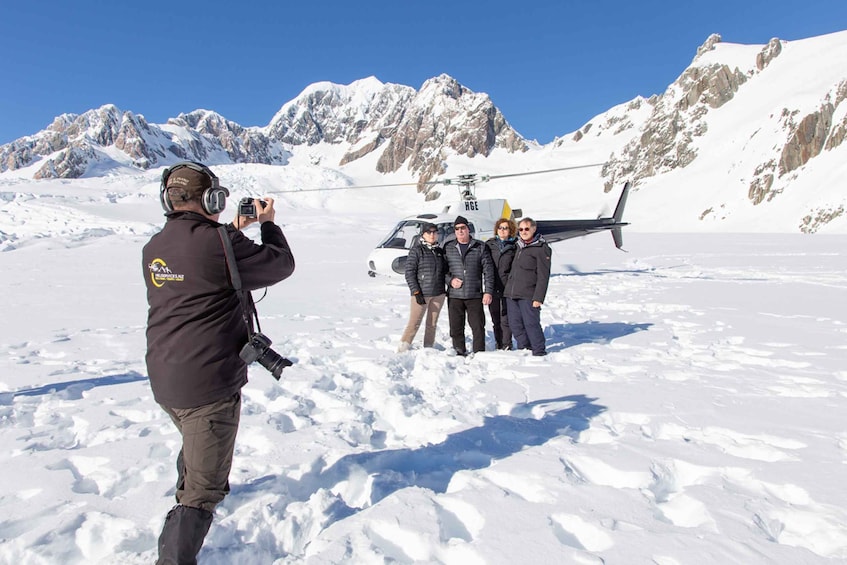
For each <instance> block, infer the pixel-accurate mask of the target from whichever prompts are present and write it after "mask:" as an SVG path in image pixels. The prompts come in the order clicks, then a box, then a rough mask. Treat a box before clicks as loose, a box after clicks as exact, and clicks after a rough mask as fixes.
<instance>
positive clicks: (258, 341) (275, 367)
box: [238, 333, 294, 380]
mask: <svg viewBox="0 0 847 565" xmlns="http://www.w3.org/2000/svg"><path fill="white" fill-rule="evenodd" d="M271 343H272V342H271V340H270V338H269V337H268V336H266V335H265V334H263V333H254V334H253V335H252V336H250V341H248V342H247V343H245V344H244V347H242V348H241V352H240V353H239V354H238V356H239V357H241V359H242V360H243V361H244V362H245V363H247V364H248V365H249V364H250V363H252V362H254V361H258V362H259V364H260V365H261V366H262V367H264V368H265V369H267V370H268V371H270V373H271V375H273V377H274V378H275V379H276V380H279V377H280V376H281V375H282V370H283V369H285V368H286V367H290V366H291V365H293V364H294V363H292V362H291V361H290V360H288V359H286V358H285V357H283V356H282V355H280V354H279V353H277V352H276V351H274V350H273V349H271Z"/></svg>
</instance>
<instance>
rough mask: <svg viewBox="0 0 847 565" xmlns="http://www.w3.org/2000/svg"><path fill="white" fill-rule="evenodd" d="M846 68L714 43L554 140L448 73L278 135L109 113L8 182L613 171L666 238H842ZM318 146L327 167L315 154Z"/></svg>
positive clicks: (801, 44)
mask: <svg viewBox="0 0 847 565" xmlns="http://www.w3.org/2000/svg"><path fill="white" fill-rule="evenodd" d="M844 61H847V32H839V33H834V34H829V35H826V36H820V37H814V38H809V39H804V40H799V41H791V42H788V41H781V40H779V39H776V38H775V39H772V40H771V41H770V42H769V43H768V44H767V45H737V44H728V43H723V42H722V41H721V38H720V36H719V35H712V36H711V37H709V38H708V39H707V40H706V42H705V43H704V44H703V45H701V46H700V47H699V48H698V49H697V51H696V56H695V57H694V59H693V61H692V62H691V64H690V65H689V66H688V67H687V68H686V69H684V70H683V72H682V73H681V75H680V76H679V77H678V78H677V79H676V80H675V81H674V82H673V83H672V84H671V85H669V86H668V88H667V89H666V90H665V91H664V92H663V93H661V94H656V95H653V96H651V97H650V98H644V97H641V96H638V97H636V98H634V99H632V100H630V101H629V102H625V103H623V104H620V105H618V106H615V107H613V108H611V109H609V110H608V111H606V112H604V113H602V114H600V115H598V116H596V117H594V118H592V119H591V120H589V121H588V122H587V123H586V124H585V125H584V126H583V127H581V128H580V129H579V130H577V131H576V132H571V133H568V134H565V135H563V136H562V137H559V138H557V139H555V140H554V141H553V142H551V143H549V144H547V145H543V146H542V145H539V144H538V143H536V142H535V141H531V140H526V139H524V138H523V137H522V136H521V135H520V134H519V133H518V132H517V131H515V129H514V128H512V127H511V126H510V125H509V123H508V122H507V121H506V118H505V117H504V116H503V114H502V113H501V112H500V111H499V110H498V109H497V107H496V106H495V105H494V103H493V102H492V100H491V98H490V97H489V96H488V95H487V94H483V93H474V92H472V91H470V90H469V89H467V88H466V87H464V86H463V85H461V84H460V83H459V82H458V81H457V80H456V79H454V78H452V77H450V76H447V75H441V76H438V77H435V78H432V79H430V80H428V81H426V82H425V83H424V84H423V85H422V86H421V88H420V90H415V89H414V88H412V87H409V86H403V85H397V84H384V83H382V82H380V81H379V80H377V79H376V78H374V77H370V78H366V79H362V80H359V81H356V82H353V83H352V84H349V85H337V84H332V83H329V82H322V83H316V84H313V85H310V86H308V87H307V88H306V89H305V90H304V91H303V92H302V93H301V94H300V95H299V96H297V97H296V98H295V99H293V100H291V101H289V102H287V103H285V104H284V105H283V106H282V107H281V109H280V110H279V111H278V112H277V113H276V115H275V116H273V118H272V119H271V121H270V122H269V123H268V125H267V126H263V127H244V126H241V125H239V124H237V123H234V122H232V121H229V120H227V119H226V118H224V117H223V116H221V115H219V114H217V113H215V112H213V111H209V110H195V111H193V112H191V113H188V114H180V115H179V116H177V117H176V118H172V119H169V120H168V121H167V123H165V124H151V123H148V122H147V121H146V120H145V119H144V117H143V116H142V115H139V114H135V113H133V112H131V111H122V110H120V109H118V108H116V107H115V106H113V105H105V106H103V107H101V108H98V109H94V110H90V111H88V112H85V113H84V114H81V115H74V114H64V115H62V116H59V117H57V118H56V119H55V120H54V122H53V123H52V124H51V125H50V126H49V127H48V128H47V129H45V130H43V131H41V132H38V133H36V134H34V135H32V136H27V137H23V138H20V139H18V140H15V141H13V142H11V143H9V144H7V145H4V146H0V178H16V179H32V178H35V179H47V178H61V179H72V178H80V177H97V176H102V175H105V174H109V175H115V174H126V173H130V172H132V173H133V174H136V175H137V174H138V173H139V172H141V171H144V170H147V169H154V168H158V167H162V166H166V165H169V164H172V163H173V162H176V161H179V160H183V159H192V160H198V161H203V162H206V163H209V164H214V165H226V164H247V163H257V164H265V165H274V166H286V167H303V166H310V165H317V164H318V163H319V164H320V166H321V167H323V168H329V169H332V170H333V171H335V172H337V174H339V175H341V176H342V177H344V176H346V177H347V178H349V179H350V184H356V183H358V182H360V181H364V182H374V179H379V178H380V177H381V176H383V175H388V174H391V173H397V174H398V175H400V177H402V178H403V179H404V182H405V181H407V180H408V181H414V182H417V183H418V187H419V190H420V191H421V192H429V194H428V195H427V196H428V198H435V197H437V195H438V194H437V192H436V191H431V192H430V190H431V186H432V185H428V184H425V183H426V181H429V180H431V179H433V178H435V177H437V176H439V175H443V174H445V173H446V172H447V168H448V166H450V165H453V164H457V163H461V164H462V166H465V167H467V168H470V169H471V170H479V171H484V170H488V171H493V172H495V173H508V172H513V171H531V170H534V169H538V168H541V169H544V168H552V167H556V166H567V165H579V164H584V163H601V164H602V168H598V171H599V176H597V175H595V176H593V177H592V178H591V180H590V182H592V183H594V184H596V185H602V186H603V187H604V189H605V190H606V191H607V192H608V191H610V190H612V188H613V187H620V186H622V184H623V183H624V182H625V181H632V182H633V183H634V190H633V195H634V197H635V198H634V200H636V201H638V200H640V203H635V202H633V208H634V209H635V210H634V212H635V215H636V216H637V217H639V219H640V220H642V221H643V220H644V219H647V220H649V221H650V222H652V223H653V224H654V225H658V224H657V222H659V221H660V222H661V223H662V225H661V227H662V229H665V230H668V229H671V230H682V231H687V230H690V229H701V228H704V227H705V228H707V229H715V230H718V231H803V232H816V231H818V230H821V229H825V230H826V231H832V230H833V229H835V231H839V230H843V229H847V215H845V209H846V208H847V196H845V195H844V192H843V190H841V188H840V187H841V186H842V185H843V181H842V180H841V179H842V178H843V176H844V174H845V173H847V159H845V156H847V153H845V152H847V149H845V145H844V143H843V141H844V138H845V132H847V104H845V103H844V100H845V98H847V67H845V65H844ZM316 148H323V149H320V150H319V151H318V152H319V153H320V157H319V158H316V157H312V158H309V157H305V156H306V155H314V154H315V152H316ZM297 156H304V157H303V158H302V159H298V158H296V157H297ZM392 178H394V179H396V178H399V177H398V176H397V175H394V176H392ZM577 182H578V183H585V182H586V181H585V178H584V177H580V178H579V179H577ZM648 194H649V195H650V196H649V197H648V196H647V195H648ZM558 195H559V193H556V192H554V193H552V195H551V196H550V198H553V199H555V198H558V197H559V196H558ZM639 205H640V206H641V209H640V210H639V209H638V207H639Z"/></svg>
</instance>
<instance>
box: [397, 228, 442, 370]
mask: <svg viewBox="0 0 847 565" xmlns="http://www.w3.org/2000/svg"><path fill="white" fill-rule="evenodd" d="M446 272H447V262H446V261H445V260H444V250H443V249H442V248H441V247H440V246H439V245H438V227H437V226H436V225H435V224H431V223H429V222H427V223H425V224H423V226H421V237H420V239H419V240H418V242H417V243H415V244H414V245H413V246H412V249H410V250H409V256H408V257H407V258H406V272H405V274H406V284H408V285H409V292H411V293H412V299H411V304H410V310H409V323H408V324H406V329H405V330H404V331H403V337H401V338H400V346H399V347H398V348H397V351H398V353H402V352H404V351H408V350H409V347H411V345H412V340H413V339H415V334H416V333H418V328H420V327H421V321H423V319H424V317H426V324H425V325H424V339H423V346H424V347H432V346H433V345H435V326H436V324H437V323H438V315H439V314H440V313H441V308H442V307H443V306H444V297H445V295H444V275H445V273H446Z"/></svg>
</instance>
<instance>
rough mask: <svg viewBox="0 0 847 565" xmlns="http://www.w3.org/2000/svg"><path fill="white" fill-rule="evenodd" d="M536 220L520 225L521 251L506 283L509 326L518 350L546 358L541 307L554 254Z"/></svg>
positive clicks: (516, 254)
mask: <svg viewBox="0 0 847 565" xmlns="http://www.w3.org/2000/svg"><path fill="white" fill-rule="evenodd" d="M537 229H538V227H537V225H536V223H535V220H533V219H532V218H524V219H522V220H521V221H520V223H519V224H518V236H519V237H518V249H517V251H516V252H515V258H514V260H512V272H511V274H510V275H509V280H508V281H507V282H506V290H505V292H504V296H505V297H506V298H507V299H508V302H507V308H508V313H509V325H510V326H511V328H512V334H513V335H514V336H515V340H516V341H517V343H518V349H532V354H533V355H536V356H541V355H547V348H546V344H545V339H544V331H543V330H542V329H541V305H542V304H543V303H544V298H545V297H546V295H547V286H548V284H549V282H550V259H551V257H552V255H553V251H552V250H551V249H550V246H549V245H548V244H547V242H546V241H544V238H543V237H541V234H540V233H536V230H537Z"/></svg>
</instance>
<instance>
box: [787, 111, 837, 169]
mask: <svg viewBox="0 0 847 565" xmlns="http://www.w3.org/2000/svg"><path fill="white" fill-rule="evenodd" d="M834 111H835V108H833V106H832V104H824V105H823V106H822V107H821V109H820V110H819V111H817V112H814V113H812V114H809V115H807V116H805V117H804V118H803V119H802V120H800V123H799V124H797V126H796V127H794V128H793V130H794V132H793V134H792V135H791V137H790V138H789V139H788V142H787V143H786V144H785V146H784V147H783V148H782V155H781V156H780V159H779V176H782V175H784V174H786V173H789V172H791V171H793V170H795V169H798V168H800V167H802V166H803V165H805V164H806V163H808V162H809V159H811V158H813V157H815V156H817V155H818V154H819V153H820V152H821V151H822V150H823V148H824V143H825V142H826V138H827V136H828V135H829V131H830V128H831V127H832V114H833V112H834Z"/></svg>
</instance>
